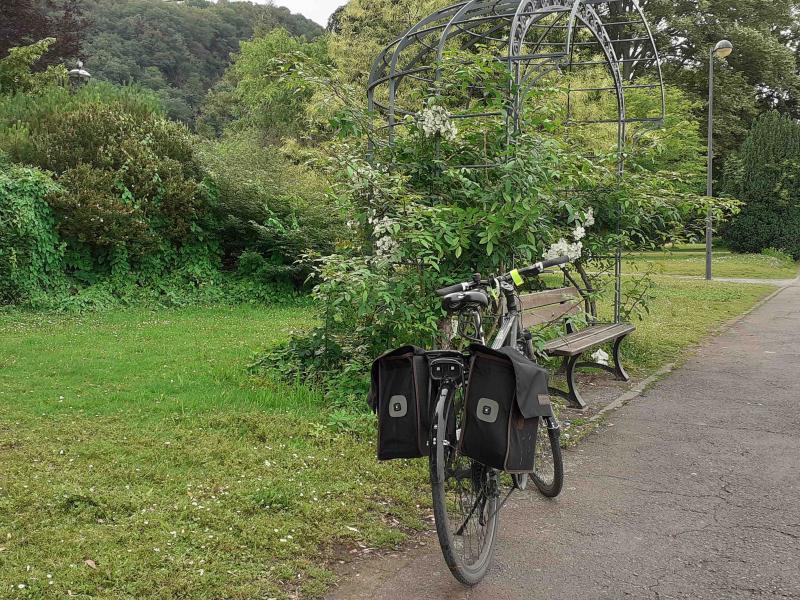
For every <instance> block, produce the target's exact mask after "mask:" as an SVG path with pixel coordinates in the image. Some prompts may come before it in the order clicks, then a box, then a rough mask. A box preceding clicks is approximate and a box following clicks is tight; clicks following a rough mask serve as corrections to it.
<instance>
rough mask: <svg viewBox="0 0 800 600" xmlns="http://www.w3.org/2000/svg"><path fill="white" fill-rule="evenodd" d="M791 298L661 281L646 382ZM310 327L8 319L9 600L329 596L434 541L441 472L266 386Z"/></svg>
mask: <svg viewBox="0 0 800 600" xmlns="http://www.w3.org/2000/svg"><path fill="white" fill-rule="evenodd" d="M771 289H773V288H771V287H770V286H756V285H743V286H737V285H732V284H722V283H712V284H707V283H706V282H700V281H668V282H661V283H659V288H658V290H657V299H656V300H655V302H654V303H653V305H652V309H653V315H652V316H651V318H649V319H648V320H647V321H646V322H645V323H642V324H640V325H639V331H638V332H637V333H636V334H635V335H634V336H633V337H632V339H631V342H630V344H629V346H628V349H627V353H628V357H629V360H630V363H631V365H632V367H633V370H634V371H637V372H640V373H642V372H644V371H646V370H648V369H650V368H652V367H654V366H657V365H660V364H662V363H664V362H667V361H673V360H676V359H679V358H680V357H681V356H682V355H684V354H685V352H686V347H687V346H688V345H691V344H693V343H695V342H697V341H699V340H700V339H702V337H703V336H705V335H707V334H708V333H709V332H711V331H713V330H714V329H716V328H717V327H718V326H719V325H720V324H721V323H723V322H725V321H727V320H728V319H729V318H731V317H732V316H735V315H736V314H739V313H741V312H742V311H744V310H746V309H747V308H749V307H750V306H752V305H753V304H754V303H755V302H757V301H758V299H759V298H761V297H763V296H764V295H765V294H767V293H768V292H769V291H771ZM310 318H313V312H312V311H311V309H310V308H309V307H308V305H297V306H293V307H284V308H271V309H259V308H254V307H240V308H215V309H208V308H205V309H184V310H161V311H157V312H151V311H145V310H119V311H114V312H109V313H106V314H99V315H88V316H85V317H80V318H78V317H68V316H62V315H42V314H29V313H20V312H7V313H0V598H50V597H53V598H56V597H58V598H62V597H69V596H71V597H77V598H145V597H147V598H175V597H182V598H223V597H224V598H272V597H275V598H288V597H295V595H296V594H298V593H299V594H300V595H301V596H303V597H312V596H319V595H320V594H321V593H322V591H323V590H324V589H325V588H326V586H327V585H328V584H329V583H330V581H331V580H332V577H333V576H332V574H331V572H330V570H329V569H328V568H327V567H326V565H327V564H329V561H331V560H335V559H336V558H337V557H339V556H342V555H343V554H346V555H348V556H349V555H351V554H350V551H351V550H357V551H358V550H359V549H363V548H364V547H368V548H375V547H379V546H387V545H393V544H396V543H397V542H398V541H400V540H402V539H403V533H402V532H403V531H404V530H405V531H407V530H409V529H414V528H420V527H423V526H425V525H424V523H425V522H424V520H423V516H424V515H423V513H424V510H425V509H426V507H427V506H428V504H429V499H428V495H429V492H428V489H427V486H426V483H425V469H424V465H423V464H420V462H419V461H417V462H415V463H410V462H393V463H391V464H383V465H381V464H378V463H377V461H376V460H375V459H374V451H373V443H374V442H373V440H372V434H371V431H372V428H371V421H370V419H371V418H370V417H369V416H361V417H359V416H346V415H341V414H334V415H332V414H330V413H329V412H328V411H326V410H325V409H324V407H323V405H322V399H321V397H320V395H319V394H317V393H316V392H315V391H313V390H309V389H308V388H306V387H303V386H302V385H300V384H298V385H294V386H288V385H283V384H277V383H275V382H272V381H267V380H259V379H255V378H253V377H251V376H249V375H248V374H247V371H246V365H247V363H248V361H249V360H250V359H251V357H252V355H253V353H254V351H256V350H258V349H260V348H263V347H266V346H269V345H271V344H274V343H276V342H278V341H279V340H281V339H283V338H284V337H285V335H286V332H287V331H288V330H289V329H293V328H294V329H296V328H301V327H304V326H306V325H307V324H308V323H309V319H310ZM326 561H327V562H326ZM20 586H23V587H20Z"/></svg>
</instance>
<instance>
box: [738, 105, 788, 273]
mask: <svg viewBox="0 0 800 600" xmlns="http://www.w3.org/2000/svg"><path fill="white" fill-rule="evenodd" d="M798 173H800V124H798V123H796V122H794V121H793V120H792V119H790V118H788V117H784V116H781V115H780V114H779V113H777V112H775V111H772V112H769V113H765V114H764V115H762V116H761V117H759V118H758V119H757V120H756V123H755V125H754V126H753V129H752V130H751V131H750V133H749V134H748V136H747V139H745V141H744V143H743V144H742V147H741V149H740V151H739V153H738V154H737V155H736V156H735V157H732V158H731V159H730V160H729V161H728V163H727V165H726V169H725V181H724V186H725V190H726V191H727V192H728V193H729V194H732V195H734V196H736V197H737V198H739V199H740V200H743V201H744V202H745V203H746V205H745V207H744V208H743V209H742V212H741V214H740V215H739V216H738V217H736V218H735V219H734V220H733V221H732V222H731V224H730V225H729V226H728V227H726V228H725V229H724V231H723V235H724V238H725V240H726V241H727V242H728V243H729V244H730V247H731V249H733V250H735V251H737V252H761V251H762V250H764V249H765V248H770V247H772V248H779V249H781V250H782V251H784V252H786V253H787V254H789V255H791V256H792V257H793V258H795V259H798V258H800V175H798Z"/></svg>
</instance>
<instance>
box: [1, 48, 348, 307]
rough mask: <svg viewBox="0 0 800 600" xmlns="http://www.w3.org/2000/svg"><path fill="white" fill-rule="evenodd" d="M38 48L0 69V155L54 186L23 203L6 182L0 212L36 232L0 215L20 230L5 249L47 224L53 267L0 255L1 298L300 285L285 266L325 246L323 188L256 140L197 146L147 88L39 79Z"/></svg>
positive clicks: (241, 136) (234, 138) (256, 291)
mask: <svg viewBox="0 0 800 600" xmlns="http://www.w3.org/2000/svg"><path fill="white" fill-rule="evenodd" d="M48 43H49V42H45V43H41V44H35V45H33V46H31V47H24V48H20V49H18V50H14V51H12V53H11V56H10V57H9V58H8V59H7V60H6V61H3V62H0V74H1V75H2V76H4V77H6V75H7V77H6V79H5V80H8V81H12V82H13V83H14V85H13V86H7V87H4V88H3V89H4V90H5V91H7V93H6V94H5V95H3V94H0V153H2V155H3V156H4V159H3V160H4V161H7V162H8V163H9V164H10V165H12V167H10V168H12V172H14V173H16V172H17V171H14V170H13V169H17V170H18V167H13V165H27V166H29V167H35V168H38V169H43V170H47V171H48V172H50V173H52V174H53V176H54V178H55V180H56V181H57V185H56V184H55V183H52V182H51V183H52V185H51V186H50V187H49V188H47V191H46V193H44V192H42V193H39V194H38V195H37V196H35V201H36V203H38V204H35V206H34V205H31V203H32V202H34V200H31V199H30V198H29V197H28V196H26V195H25V193H27V192H26V190H28V189H29V188H30V186H28V185H22V184H18V185H17V184H16V183H15V185H13V186H12V185H11V184H8V185H7V186H6V190H5V194H4V197H3V198H2V202H1V203H0V207H1V208H2V210H3V211H6V213H7V214H14V213H15V212H17V211H20V214H23V215H27V214H30V215H33V216H31V217H30V218H29V219H28V221H31V220H32V219H34V218H35V220H38V221H37V222H40V225H37V227H38V229H37V228H34V227H33V226H32V225H29V224H26V223H28V221H26V222H25V223H17V221H14V222H13V223H12V221H10V220H8V219H5V220H4V226H7V227H9V228H10V227H12V225H14V227H18V228H21V229H19V231H17V232H16V233H14V236H12V235H11V233H9V234H8V239H13V240H18V239H22V237H21V236H23V237H24V236H28V237H29V238H30V236H35V235H39V234H37V233H36V232H37V231H40V230H41V231H44V229H45V225H42V224H41V223H43V224H49V225H48V226H50V227H51V229H52V232H53V235H54V236H56V237H55V238H54V241H53V243H52V244H50V246H48V247H51V246H52V247H56V248H58V255H59V261H60V262H59V263H58V264H59V267H58V268H56V267H55V266H54V265H55V263H54V262H53V261H49V262H48V263H47V265H48V268H47V269H46V270H44V269H41V268H39V267H36V265H38V264H40V263H42V260H41V259H39V258H36V257H35V256H33V255H31V256H28V255H29V254H30V253H28V254H25V253H24V252H23V250H24V247H25V246H24V245H23V246H21V247H20V248H21V249H20V252H21V253H22V254H19V253H17V254H15V255H12V254H11V253H10V250H9V251H8V252H6V251H5V250H4V251H3V252H4V254H3V258H4V261H5V264H4V267H3V269H4V271H3V275H2V279H3V280H4V283H3V285H4V291H3V298H2V301H3V302H20V301H28V302H36V303H38V304H42V303H43V301H44V304H48V305H52V304H55V305H57V306H67V307H70V306H73V305H74V306H75V307H77V308H82V307H84V306H92V305H104V304H109V303H113V302H115V301H118V300H119V301H136V298H140V299H141V298H142V297H143V296H145V297H150V298H152V297H155V298H158V299H159V301H163V302H167V303H183V302H184V301H187V300H188V301H191V298H192V297H196V298H217V299H219V298H220V297H223V296H225V294H226V293H228V292H225V290H223V289H221V288H220V283H221V282H225V283H226V289H228V290H229V291H230V290H233V292H232V293H233V295H234V296H235V297H236V298H239V299H244V300H251V299H263V298H266V297H272V296H274V294H273V293H272V292H270V290H276V289H278V288H280V289H282V290H290V289H293V288H295V287H296V286H300V285H302V283H303V281H304V279H305V272H307V269H306V270H305V271H304V269H303V268H298V267H297V266H296V265H295V261H296V260H297V259H298V258H299V257H300V256H301V255H302V254H304V253H305V252H307V251H309V250H311V251H317V252H328V251H330V250H331V249H332V248H333V240H334V239H335V234H334V228H335V226H336V223H337V222H338V220H337V213H336V211H335V210H332V209H331V207H330V203H329V202H328V201H327V198H326V196H325V194H324V189H323V184H322V180H321V179H320V178H319V177H318V176H315V175H314V174H313V173H312V172H311V171H310V170H309V169H308V168H307V167H305V166H303V165H302V164H300V163H299V162H298V161H296V160H295V159H294V158H293V157H292V156H291V155H290V154H289V153H287V152H278V151H277V149H276V148H266V149H265V147H264V145H263V142H262V140H261V137H260V135H259V133H258V130H256V129H241V128H240V129H239V130H238V131H236V132H231V133H230V134H228V135H226V136H225V137H224V138H223V139H221V140H219V141H213V142H207V143H205V144H201V143H200V142H199V141H198V139H197V138H196V137H195V136H193V135H192V134H191V133H190V131H189V130H188V129H187V127H186V126H185V125H182V124H179V123H176V122H174V121H170V120H169V119H167V118H166V117H165V115H164V111H163V108H162V106H161V103H160V102H159V99H158V97H157V96H156V95H154V94H153V93H152V92H148V91H146V90H142V89H140V88H136V87H118V86H114V85H112V84H109V83H103V82H92V83H91V84H90V85H88V86H85V87H82V88H80V89H68V87H65V86H64V81H63V77H60V76H59V77H53V76H51V75H61V74H63V73H62V72H56V71H53V72H51V71H52V70H51V71H48V72H45V73H39V74H37V73H32V72H31V71H30V66H31V65H32V64H33V63H34V62H35V61H36V59H37V58H38V56H39V55H41V54H42V53H43V52H45V51H46V50H47V47H48ZM20 172H25V173H27V172H28V171H24V170H23V171H20ZM31 172H34V173H39V172H38V171H31ZM15 177H16V176H15ZM40 177H41V178H42V180H45V179H47V177H46V176H45V175H43V174H40ZM37 181H39V180H37ZM17 183H18V182H17ZM37 189H39V190H42V189H44V187H43V186H41V185H40V186H39V188H37ZM43 202H44V203H45V204H44V205H43V206H42V203H43ZM28 205H31V206H34V208H35V210H34V208H30V207H28ZM26 207H27V208H26ZM15 231H16V230H15ZM9 232H11V229H9ZM42 235H43V234H42ZM40 237H41V235H40ZM31 239H33V238H31ZM36 239H38V238H36ZM4 240H5V237H4ZM32 243H33V242H32ZM48 243H49V241H48ZM43 244H44V242H42V241H41V240H39V241H37V242H36V243H35V245H36V247H38V248H44V247H45V246H44V245H43ZM48 256H49V254H48ZM37 261H38V262H37ZM18 265H23V267H24V268H23V267H19V266H18ZM24 265H32V266H31V267H30V269H33V270H32V271H31V270H30V269H28V267H26V266H24ZM223 266H224V267H226V269H227V270H228V271H231V270H234V269H235V270H236V273H237V274H236V275H235V276H229V275H226V274H225V273H224V272H223V271H222V270H221V269H222V268H223ZM20 269H23V270H22V271H21V270H20ZM24 269H28V270H27V271H25V270H24ZM26 273H27V274H26ZM31 273H34V275H31ZM232 277H233V279H235V281H233V280H232V279H231V278H232ZM25 278H27V279H25ZM34 280H35V281H34ZM26 282H34V283H36V285H33V284H32V283H31V284H30V285H28V283H26ZM276 285H278V288H276V287H275V286H276ZM231 286H233V287H231ZM33 288H36V289H49V290H51V291H52V293H53V297H52V298H51V299H50V300H52V301H46V300H47V299H43V298H42V297H41V295H38V296H37V295H36V294H32V293H28V292H29V290H32V289H33ZM12 290H13V292H12ZM73 296H74V297H75V298H76V299H75V300H71V299H70V298H71V297H73ZM59 298H61V299H62V300H59Z"/></svg>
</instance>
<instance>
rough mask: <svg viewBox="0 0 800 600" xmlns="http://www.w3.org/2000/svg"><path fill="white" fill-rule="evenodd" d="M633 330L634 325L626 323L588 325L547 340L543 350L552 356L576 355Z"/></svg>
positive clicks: (634, 328)
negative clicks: (574, 331)
mask: <svg viewBox="0 0 800 600" xmlns="http://www.w3.org/2000/svg"><path fill="white" fill-rule="evenodd" d="M635 330H636V327H634V326H633V325H630V324H628V323H617V324H611V325H590V326H589V327H587V328H586V329H582V330H581V331H578V332H576V333H571V334H569V335H565V336H563V337H560V338H558V339H555V340H553V341H552V342H548V343H547V344H546V345H545V347H544V351H545V352H546V353H547V354H551V355H553V356H576V355H578V354H581V353H583V352H584V351H585V350H587V349H589V348H591V347H593V346H599V345H600V344H603V343H605V342H610V341H612V340H616V339H617V338H620V337H622V336H623V335H628V334H630V333H632V332H633V331H635Z"/></svg>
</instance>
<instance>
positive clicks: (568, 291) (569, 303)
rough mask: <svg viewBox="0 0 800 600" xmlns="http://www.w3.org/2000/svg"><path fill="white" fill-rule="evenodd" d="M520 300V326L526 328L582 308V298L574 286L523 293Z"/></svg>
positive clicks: (556, 318)
mask: <svg viewBox="0 0 800 600" xmlns="http://www.w3.org/2000/svg"><path fill="white" fill-rule="evenodd" d="M520 301H521V304H522V326H523V327H524V328H526V329H527V328H529V327H535V326H537V325H543V324H546V323H551V322H554V321H558V320H559V319H563V318H564V317H567V316H569V315H575V314H578V313H579V312H580V311H581V310H582V309H583V298H582V297H581V295H580V292H578V290H577V289H576V288H574V287H565V288H559V289H557V290H546V291H544V292H534V293H532V294H525V295H522V296H520Z"/></svg>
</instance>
